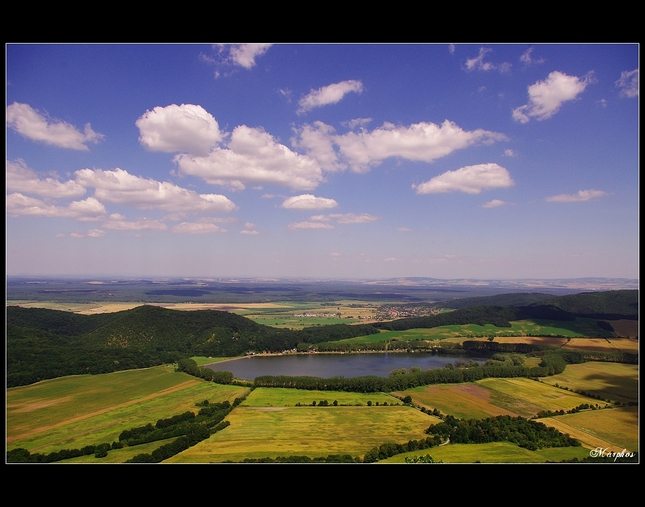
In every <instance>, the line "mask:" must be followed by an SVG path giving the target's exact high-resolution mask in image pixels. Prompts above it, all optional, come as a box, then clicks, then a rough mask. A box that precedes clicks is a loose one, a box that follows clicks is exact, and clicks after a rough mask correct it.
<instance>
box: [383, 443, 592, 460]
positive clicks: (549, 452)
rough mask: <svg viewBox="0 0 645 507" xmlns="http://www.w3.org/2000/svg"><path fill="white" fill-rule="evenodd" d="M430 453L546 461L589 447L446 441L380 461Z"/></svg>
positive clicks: (566, 457) (438, 456)
mask: <svg viewBox="0 0 645 507" xmlns="http://www.w3.org/2000/svg"><path fill="white" fill-rule="evenodd" d="M426 454H429V455H430V456H432V457H433V458H434V460H435V461H436V462H439V461H443V462H444V463H545V462H546V461H552V462H557V461H562V460H569V459H573V458H578V459H579V460H580V459H583V458H586V457H588V456H589V449H585V448H582V447H551V448H548V449H540V450H538V451H529V450H527V449H524V448H522V447H519V446H517V445H515V444H512V443H510V442H490V443H488V444H449V445H444V446H440V447H432V448H430V449H424V450H423V451H413V452H407V453H405V454H397V455H396V456H392V457H391V458H388V459H385V460H382V461H379V463H405V458H406V456H407V457H413V456H425V455H426Z"/></svg>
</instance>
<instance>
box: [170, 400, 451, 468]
mask: <svg viewBox="0 0 645 507" xmlns="http://www.w3.org/2000/svg"><path fill="white" fill-rule="evenodd" d="M294 394H295V393H294ZM303 394H304V396H305V397H306V396H307V394H308V393H300V394H297V396H298V397H301V396H302V395H303ZM339 394H340V393H333V392H326V393H325V395H324V396H325V398H326V399H329V398H331V397H333V398H336V397H337V396H338V395H339ZM227 420H228V421H229V422H230V423H231V424H230V426H228V427H227V428H225V429H224V430H222V431H220V432H218V433H216V434H215V435H213V436H211V438H209V439H208V440H205V441H203V442H200V443H199V444H197V445H195V446H194V447H191V448H190V449H188V450H186V451H184V452H182V453H180V454H178V455H176V456H173V457H172V458H170V459H169V460H167V462H169V463H207V462H223V461H235V462H239V461H243V460H244V459H245V458H263V457H273V458H275V457H277V456H292V455H293V456H297V455H300V456H302V455H305V456H309V457H312V458H313V457H317V456H322V457H325V456H328V455H330V454H349V455H351V456H363V455H364V454H365V453H366V452H367V451H369V450H370V449H371V448H373V447H376V446H379V445H381V444H383V443H385V442H393V443H398V442H407V441H408V440H411V439H421V438H425V436H426V435H425V434H424V430H425V429H426V428H428V426H430V425H431V424H436V423H437V422H440V421H439V419H437V418H435V417H432V416H428V415H426V414H424V413H422V412H420V411H419V410H416V409H414V408H412V407H406V406H389V405H388V406H378V407H376V406H371V407H367V406H363V407H341V406H338V407H334V406H331V407H254V406H243V405H242V406H239V407H237V408H236V409H235V410H234V411H233V412H231V413H230V414H229V416H228V417H227Z"/></svg>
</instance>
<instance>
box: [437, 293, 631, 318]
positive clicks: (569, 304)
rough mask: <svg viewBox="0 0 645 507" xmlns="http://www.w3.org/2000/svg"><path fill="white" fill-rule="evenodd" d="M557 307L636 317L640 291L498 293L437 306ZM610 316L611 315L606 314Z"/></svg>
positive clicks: (579, 313)
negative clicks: (567, 293) (566, 294)
mask: <svg viewBox="0 0 645 507" xmlns="http://www.w3.org/2000/svg"><path fill="white" fill-rule="evenodd" d="M540 305H543V306H555V307H558V308H561V309H562V310H565V311H567V312H570V313H574V314H576V315H577V316H578V317H582V316H592V317H598V318H600V316H602V315H617V316H620V317H622V318H637V315H638V291H637V290H614V291H606V292H582V293H580V294H571V295H568V296H554V295H552V294H542V293H537V292H535V293H534V292H531V293H523V292H522V293H510V294H498V295H496V296H482V297H473V298H460V299H452V300H450V301H442V302H440V303H437V304H436V305H435V306H437V307H438V308H451V309H455V310H458V309H461V308H468V307H471V306H514V307H519V306H540ZM605 318H609V317H605Z"/></svg>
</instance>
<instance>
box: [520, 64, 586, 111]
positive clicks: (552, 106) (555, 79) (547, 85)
mask: <svg viewBox="0 0 645 507" xmlns="http://www.w3.org/2000/svg"><path fill="white" fill-rule="evenodd" d="M592 82H593V75H592V74H591V73H589V74H587V75H586V76H584V77H582V78H579V77H577V76H568V75H567V74H564V73H563V72H559V71H557V70H556V71H553V72H551V73H550V74H549V75H548V77H547V78H546V79H545V80H544V81H538V82H537V83H535V84H532V85H531V86H529V87H528V94H529V102H528V103H527V104H525V105H523V106H520V107H518V108H516V109H514V110H513V119H514V120H516V121H519V122H520V123H528V122H529V120H530V119H531V118H536V119H537V120H538V121H541V120H546V119H548V118H551V116H553V115H554V114H555V113H557V112H558V111H559V110H560V107H561V106H562V104H563V103H564V102H567V101H570V100H575V99H576V98H577V97H578V95H580V94H581V93H582V92H583V91H584V90H585V88H586V87H587V85H588V84H590V83H592Z"/></svg>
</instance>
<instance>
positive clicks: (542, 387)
mask: <svg viewBox="0 0 645 507" xmlns="http://www.w3.org/2000/svg"><path fill="white" fill-rule="evenodd" d="M477 384H478V385H480V386H482V387H485V388H486V389H489V390H490V391H492V397H491V401H492V403H494V404H495V405H497V406H499V407H501V408H505V409H507V410H510V411H512V412H515V413H516V414H517V415H521V416H523V417H533V416H534V415H537V413H538V412H540V411H542V410H552V411H555V410H564V411H567V410H571V409H572V408H575V407H577V406H578V405H582V404H583V403H588V404H591V403H592V402H593V401H594V400H592V399H591V398H588V397H586V396H582V395H580V394H576V393H572V392H570V391H565V390H564V389H558V388H557V387H553V386H550V385H548V384H543V383H542V382H536V381H535V380H530V379H527V378H488V379H483V380H479V381H477Z"/></svg>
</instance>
